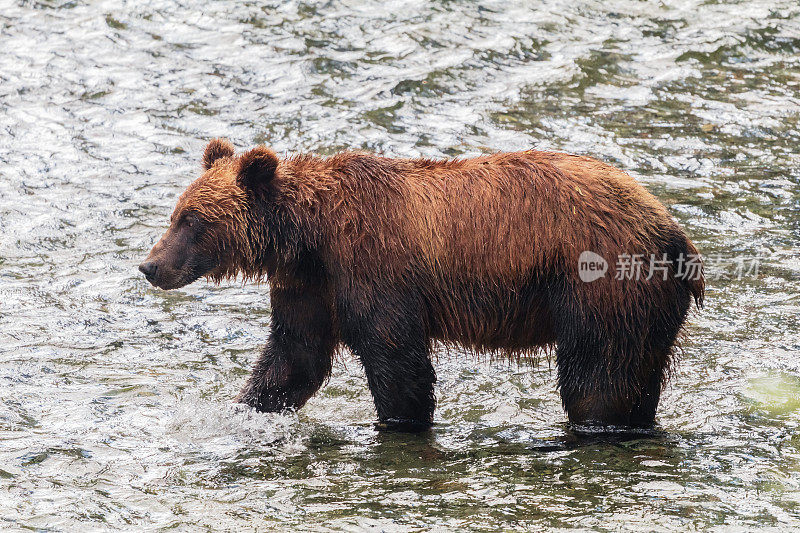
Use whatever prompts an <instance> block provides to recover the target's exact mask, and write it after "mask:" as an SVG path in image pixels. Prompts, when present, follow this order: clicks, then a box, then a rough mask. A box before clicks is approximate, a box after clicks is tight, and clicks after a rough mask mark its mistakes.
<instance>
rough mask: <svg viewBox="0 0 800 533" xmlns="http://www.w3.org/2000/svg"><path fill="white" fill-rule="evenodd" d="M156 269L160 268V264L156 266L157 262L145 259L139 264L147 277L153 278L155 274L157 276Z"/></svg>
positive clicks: (140, 269)
mask: <svg viewBox="0 0 800 533" xmlns="http://www.w3.org/2000/svg"><path fill="white" fill-rule="evenodd" d="M156 270H158V266H156V264H155V263H154V262H152V261H145V262H144V263H142V264H141V265H139V271H140V272H141V273H142V274H144V277H146V278H147V279H151V278H152V277H153V276H155V275H156Z"/></svg>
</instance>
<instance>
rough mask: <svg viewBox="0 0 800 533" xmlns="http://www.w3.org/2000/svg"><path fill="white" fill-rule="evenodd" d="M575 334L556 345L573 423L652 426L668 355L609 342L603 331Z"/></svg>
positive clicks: (564, 396)
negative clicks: (661, 355) (657, 356)
mask: <svg viewBox="0 0 800 533" xmlns="http://www.w3.org/2000/svg"><path fill="white" fill-rule="evenodd" d="M573 335H575V337H572V338H568V339H567V340H566V341H564V342H560V343H559V345H558V347H557V349H556V361H557V366H558V385H559V389H560V391H561V399H562V402H563V405H564V409H565V410H566V411H567V416H568V417H569V421H570V423H572V424H575V425H578V426H590V427H595V428H597V429H602V428H604V427H605V428H608V429H612V428H613V429H614V430H616V429H618V428H621V427H630V428H648V427H651V426H652V425H653V423H654V421H655V414H656V408H657V407H658V401H659V397H660V395H661V386H662V377H663V376H664V372H665V366H666V364H667V362H668V361H667V359H666V358H651V357H650V356H649V355H648V354H645V353H640V352H642V351H643V348H644V347H643V345H642V344H640V343H636V342H632V343H625V344H619V345H617V344H614V343H613V342H609V341H605V340H604V339H601V338H600V336H599V335H598V333H597V330H585V329H583V330H582V332H581V333H580V334H578V332H573ZM637 344H638V346H637Z"/></svg>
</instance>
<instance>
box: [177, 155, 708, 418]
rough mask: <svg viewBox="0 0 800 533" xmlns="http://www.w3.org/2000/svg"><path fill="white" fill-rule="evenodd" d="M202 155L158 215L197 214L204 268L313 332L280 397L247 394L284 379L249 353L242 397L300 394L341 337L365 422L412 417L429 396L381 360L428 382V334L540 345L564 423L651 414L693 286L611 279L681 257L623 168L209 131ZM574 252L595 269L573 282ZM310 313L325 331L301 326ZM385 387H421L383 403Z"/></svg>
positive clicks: (677, 234) (675, 232)
mask: <svg viewBox="0 0 800 533" xmlns="http://www.w3.org/2000/svg"><path fill="white" fill-rule="evenodd" d="M203 160H204V167H205V168H206V172H205V173H204V175H203V176H202V177H201V178H200V179H198V180H197V181H195V182H194V183H193V184H192V185H190V186H189V188H188V189H187V190H186V191H185V192H184V193H183V195H182V196H181V198H180V199H179V201H178V205H177V207H176V209H175V213H174V215H173V221H175V220H178V219H181V218H182V217H183V216H185V215H186V213H190V212H192V213H197V214H198V215H199V217H200V218H201V219H202V220H203V221H204V223H205V225H206V228H207V230H206V232H205V233H204V235H203V236H202V238H201V239H200V241H199V243H198V247H197V249H196V250H195V252H196V253H199V254H200V255H201V256H209V257H211V256H213V257H214V258H216V264H217V266H216V267H215V268H214V269H213V270H211V271H210V272H207V273H205V274H206V275H207V276H208V277H210V278H211V279H212V280H214V281H220V280H222V279H226V278H232V277H235V276H236V275H237V274H241V275H243V276H244V278H246V279H251V280H262V279H264V278H266V279H267V280H268V281H269V284H270V287H271V290H272V292H273V310H274V312H276V311H275V306H276V294H277V295H278V297H277V300H278V301H280V302H282V303H281V305H285V307H286V309H285V310H283V311H280V312H281V313H284V312H285V313H286V315H285V320H286V323H287V324H288V325H287V326H286V327H287V328H289V329H291V328H295V329H296V330H297V332H298V333H299V332H303V334H304V335H311V336H313V335H319V339H317V344H315V345H314V346H317V348H315V349H317V350H318V351H319V350H322V352H325V353H324V354H323V355H320V356H319V359H320V361H321V362H319V363H313V364H312V363H309V364H310V365H311V366H312V367H313V366H314V364H318V366H320V365H321V366H320V370H319V373H320V375H319V376H316V377H315V378H314V379H312V380H311V381H312V382H313V383H311V384H310V385H308V384H305V382H303V378H302V377H299V378H298V377H297V376H295V379H299V380H300V383H301V384H300V385H297V384H294V385H292V386H296V387H299V388H303V387H306V388H307V389H308V390H306V391H303V392H302V394H299V395H298V396H296V397H294V396H293V397H292V398H291V399H289V400H286V398H285V396H286V395H287V394H289V393H287V392H286V391H281V392H280V394H282V395H283V396H281V398H283V400H280V401H279V400H274V399H273V400H265V399H264V398H265V396H264V394H265V393H263V390H266V389H267V388H269V387H272V389H275V388H276V387H277V388H280V387H284V388H286V387H288V385H287V384H286V383H284V384H283V385H280V386H279V385H276V383H277V382H276V379H277V380H278V381H280V379H279V378H278V377H276V374H275V368H277V367H278V366H279V365H278V363H276V362H275V361H276V359H275V357H277V356H271V357H272V358H271V359H269V361H267V362H265V361H266V359H265V358H267V355H266V352H265V355H264V356H262V361H260V362H259V365H261V366H259V365H257V369H256V372H255V373H254V377H253V378H251V381H250V382H249V383H248V386H247V387H246V388H245V390H244V391H243V393H242V396H241V397H240V399H242V401H246V402H247V403H251V404H252V405H255V406H256V407H259V408H263V409H264V410H272V407H276V408H277V407H280V406H286V405H290V404H292V402H294V404H295V405H302V403H303V402H305V400H307V398H308V396H310V395H311V394H313V392H314V391H315V390H316V388H317V387H318V386H319V385H320V384H321V382H322V380H324V378H325V377H327V375H328V374H329V372H330V360H329V359H330V354H331V353H332V352H333V350H334V349H335V347H336V346H340V345H342V344H344V345H347V346H349V347H351V348H353V349H354V351H355V352H356V353H357V354H358V355H359V357H360V358H361V359H362V362H364V364H365V367H366V368H367V371H368V378H369V379H370V387H371V389H372V390H373V394H374V395H375V400H376V406H377V407H378V411H379V416H380V417H381V419H382V420H388V419H401V418H404V417H411V418H414V417H416V416H417V415H416V414H415V413H416V412H415V409H417V411H419V410H420V409H421V410H422V411H425V412H424V413H423V414H422V415H421V417H422V418H425V417H427V416H428V414H426V413H427V411H428V410H429V411H430V416H432V405H431V406H426V405H423V404H426V403H430V402H432V401H433V400H432V392H426V390H427V389H426V390H416V389H415V388H414V387H415V386H414V385H413V384H405V385H404V387H405V389H406V390H405V391H399V390H396V389H397V387H396V386H394V385H392V384H390V383H389V384H387V383H386V382H385V380H384V379H383V375H382V372H384V373H388V375H390V377H391V376H393V378H392V379H398V380H404V379H406V380H407V379H410V378H407V377H403V376H412V377H413V375H415V374H414V373H415V372H417V371H419V372H420V376H421V377H420V379H421V380H422V381H425V380H427V381H430V382H431V386H432V382H433V381H435V374H433V373H432V369H430V370H424V369H422V370H421V368H422V366H425V363H424V362H423V361H422V358H423V357H429V354H430V344H431V342H432V341H441V342H444V343H453V344H457V345H461V346H465V347H467V348H469V349H472V350H474V351H492V352H502V353H505V354H507V355H509V356H512V357H513V356H519V355H525V354H530V353H531V352H533V351H535V350H537V349H543V348H544V349H547V348H548V347H553V346H555V347H556V354H557V363H558V366H559V386H560V389H561V394H562V398H563V400H564V404H565V407H566V408H567V411H568V414H569V415H570V420H571V421H573V422H578V423H594V422H598V423H609V424H617V423H619V424H624V425H649V424H651V423H652V416H653V415H654V413H655V405H656V404H657V402H658V395H659V392H660V389H661V386H662V384H663V383H664V381H665V379H666V377H667V375H668V372H669V368H670V364H671V361H672V357H673V348H674V344H675V339H676V336H677V335H678V333H679V332H680V330H681V328H682V326H683V323H684V321H685V318H686V314H687V310H688V307H689V301H690V299H691V298H693V299H694V301H695V302H696V303H697V304H698V305H700V304H701V303H702V300H703V294H704V285H703V280H702V278H700V279H696V280H690V279H681V278H680V277H677V276H676V275H675V274H676V272H675V269H674V268H675V267H674V266H673V267H671V271H670V275H669V276H668V278H667V279H666V280H663V279H661V277H660V276H654V277H653V279H651V280H649V281H647V280H640V281H637V282H634V281H630V280H627V281H625V280H623V281H619V280H615V279H614V271H613V268H614V267H613V265H614V263H615V261H616V258H617V257H618V256H619V255H621V254H643V255H644V257H645V258H649V257H650V254H656V256H657V257H659V258H660V257H661V254H667V255H668V257H669V258H670V259H671V260H673V261H674V260H676V258H677V256H678V255H679V254H697V250H696V248H695V247H694V246H693V244H692V243H691V242H690V241H689V240H688V239H687V238H686V236H685V234H684V233H683V231H682V230H681V228H680V227H679V226H678V225H677V223H676V222H675V221H674V220H673V219H672V217H671V216H670V215H669V213H668V212H667V210H666V209H665V208H664V207H663V206H662V205H661V204H660V203H659V202H658V201H657V200H656V199H655V198H654V197H653V196H652V195H651V194H650V193H648V192H647V191H646V190H645V189H644V188H643V187H641V186H640V185H639V184H638V183H636V181H635V180H633V179H632V178H631V177H630V176H628V175H627V174H626V173H624V172H622V171H620V170H618V169H616V168H614V167H611V166H609V165H607V164H604V163H601V162H599V161H597V160H594V159H591V158H588V157H581V156H574V155H567V154H562V153H554V152H540V151H527V152H517V153H498V154H493V155H487V156H481V157H476V158H473V159H464V160H431V159H391V158H385V157H379V156H375V155H365V154H357V153H341V154H337V155H335V156H332V157H327V158H322V157H316V156H310V155H301V156H294V157H290V158H287V159H282V160H279V159H278V158H277V156H276V155H275V154H274V152H272V151H271V150H269V149H267V148H263V147H260V148H257V149H256V150H253V151H251V152H248V153H246V154H244V155H243V156H241V157H235V156H234V155H233V148H232V147H231V146H230V145H229V144H227V143H225V142H224V141H213V142H212V143H211V144H210V145H209V147H208V148H207V149H206V153H205V154H204V159H203ZM584 250H590V251H594V252H596V253H598V254H600V255H601V256H603V257H604V258H606V260H608V261H609V263H610V265H611V266H610V268H611V269H612V270H611V271H610V272H609V273H608V274H607V275H606V276H605V277H603V278H601V279H599V280H597V281H594V282H592V283H584V282H582V281H580V279H579V277H578V256H579V254H580V253H581V252H583V251H584ZM645 272H646V271H645ZM287 295H288V296H287ZM284 300H285V301H284ZM306 300H308V301H306ZM292 302H296V305H293V303H292ZM304 306H305V307H304ZM293 308H296V309H293ZM281 316H283V315H281ZM279 318H280V317H279ZM274 320H276V319H275V318H274ZM281 320H282V319H281ZM311 322H313V323H315V324H317V326H301V325H300V324H310V323H311ZM292 324H294V325H295V326H292ZM320 324H324V328H327V329H329V330H330V331H329V332H320V331H317V329H320V327H321V326H320ZM315 327H316V328H317V329H314V328H315ZM304 328H305V329H304ZM365 332H366V333H365ZM365 337H369V339H368V340H365ZM315 338H316V337H315ZM276 342H277V341H276ZM298 342H300V341H298ZM275 346H277V344H276V345H275ZM286 349H287V350H288V349H289V348H286ZM269 350H270V347H269V345H268V348H267V351H269ZM274 350H277V348H275V349H274ZM393 350H394V351H393ZM311 351H312V352H313V350H311ZM320 353H321V352H320ZM404 353H413V354H415V356H414V357H416V359H415V360H414V361H405V360H404V361H398V362H397V365H398V366H399V367H400V368H401V369H404V370H407V371H406V373H405V374H403V375H400V374H399V373H398V372H399V371H398V372H394V373H393V372H390V371H388V370H382V369H383V368H385V367H386V366H387V365H390V364H392V363H391V361H390V360H389V359H391V358H402V357H405V356H404V355H403V354H404ZM374 354H379V355H380V357H379V355H374ZM286 357H288V356H286ZM315 357H316V356H315V355H314V354H313V353H312V354H311V355H309V358H310V359H309V360H311V359H314V358H315ZM326 357H327V358H328V361H327V363H325V361H324V360H325V359H326ZM284 359H285V358H284ZM378 359H380V361H378V362H377V363H373V360H378ZM280 364H282V365H284V366H285V367H286V368H283V367H281V368H283V370H281V372H283V374H281V375H283V376H284V378H286V376H289V375H290V374H292V372H293V370H292V368H291V362H289V361H285V360H283V359H281V361H280ZM270 365H271V366H270ZM287 365H288V366H287ZM428 365H429V363H428ZM370 366H374V367H376V368H377V370H375V371H371V370H370ZM259 368H260V369H261V371H260V372H261V373H260V374H259ZM279 373H280V372H279ZM312 373H313V372H312ZM295 374H297V373H296V372H295ZM322 374H324V375H322ZM269 376H271V377H269ZM286 379H288V378H286ZM284 381H285V380H284ZM292 383H294V382H292ZM393 387H394V388H393ZM259 388H260V389H259ZM272 389H270V390H272ZM377 389H381V390H383V389H385V390H384V392H380V391H378V392H376V390H377ZM422 389H425V387H422ZM276 390H277V389H276ZM387 391H394V392H393V393H394V394H400V393H403V394H410V395H412V396H413V395H414V394H419V395H421V397H423V396H424V397H425V399H422V400H419V401H418V402H416V403H415V404H414V405H412V406H406V407H403V408H395V407H394V406H393V405H390V404H391V401H392V400H391V399H390V398H386V397H385V396H386V395H387V394H391V392H387ZM275 394H278V393H277V392H276V393H274V394H273V396H274V395H275ZM280 394H279V395H280ZM259 395H260V396H259ZM426 395H428V396H430V398H429V397H428V396H426ZM289 396H291V394H289ZM379 396H380V397H379ZM270 398H271V397H270ZM284 400H285V401H284ZM270 402H272V403H273V404H274V406H273V405H266V404H268V403H270ZM282 402H283V403H282ZM382 403H383V405H382ZM279 404H280V405H279ZM409 413H410V414H409ZM395 415H397V416H395Z"/></svg>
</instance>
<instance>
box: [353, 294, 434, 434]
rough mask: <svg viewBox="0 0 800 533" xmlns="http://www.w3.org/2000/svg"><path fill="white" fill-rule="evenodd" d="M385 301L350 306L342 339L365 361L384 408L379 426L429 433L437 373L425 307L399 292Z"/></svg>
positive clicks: (374, 393)
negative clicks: (423, 313)
mask: <svg viewBox="0 0 800 533" xmlns="http://www.w3.org/2000/svg"><path fill="white" fill-rule="evenodd" d="M376 301H378V302H380V305H379V306H377V305H373V306H369V307H366V306H361V305H358V304H355V305H353V304H350V305H348V306H347V308H346V309H345V310H344V313H343V314H342V315H340V316H341V319H342V320H343V324H342V340H343V341H344V342H345V344H347V345H348V346H349V347H350V349H352V350H353V352H354V353H355V354H356V355H357V356H358V357H359V359H360V360H361V363H362V364H363V365H364V371H365V373H366V375H367V383H368V384H369V389H370V392H372V397H373V399H374V400H375V408H376V410H377V412H378V421H379V424H378V429H391V430H397V431H423V430H426V429H428V428H430V426H431V425H432V424H433V412H434V409H435V408H436V397H435V395H434V391H433V386H434V384H435V383H436V372H435V371H434V369H433V365H432V364H431V360H430V356H429V345H428V340H427V336H426V333H425V329H424V325H423V322H422V320H421V317H420V310H421V309H422V306H421V305H420V304H419V303H418V302H413V301H409V299H408V298H403V297H402V296H398V295H389V296H383V297H381V298H376Z"/></svg>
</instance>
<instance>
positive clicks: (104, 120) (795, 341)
mask: <svg viewBox="0 0 800 533" xmlns="http://www.w3.org/2000/svg"><path fill="white" fill-rule="evenodd" d="M0 48H2V53H0V228H2V233H0V528H10V529H36V530H90V529H101V530H102V529H117V528H122V529H137V530H140V529H142V528H144V529H161V528H177V529H180V530H206V529H213V530H225V529H228V530H230V529H233V530H235V529H242V528H253V527H255V528H258V529H262V530H270V529H285V528H302V529H320V530H341V529H354V530H363V529H374V530H388V531H394V530H400V531H405V530H424V529H429V528H433V529H438V530H455V529H461V528H472V529H476V530H498V529H504V530H515V529H518V530H526V529H529V530H541V529H543V528H560V529H571V528H579V529H597V530H618V529H621V528H624V529H630V530H642V531H652V530H663V531H673V530H695V529H703V530H706V529H716V530H720V531H722V530H725V531H728V530H731V529H733V530H736V529H737V528H738V529H753V528H773V529H774V530H786V529H791V528H798V527H800V433H798V426H800V324H798V311H799V310H800V309H799V307H800V296H799V295H800V258H799V257H798V251H800V211H799V210H798V209H799V207H800V206H799V205H798V204H799V203H800V192H799V191H798V182H799V181H800V155H798V145H800V132H798V116H799V115H800V95H799V92H800V55H799V54H800V6H798V4H797V2H796V1H795V0H772V1H758V0H742V1H739V2H724V1H713V0H709V1H700V0H662V1H660V2H640V1H633V0H604V1H599V0H586V1H578V0H574V1H566V0H537V1H534V2H499V1H498V2H480V3H473V2H463V1H438V2H422V1H408V2H400V1H389V2H356V1H337V0H331V1H329V2H317V3H303V2H296V1H288V2H271V3H268V4H267V3H263V4H262V3H254V2H233V1H219V2H188V1H185V0H183V1H165V0H153V1H151V2H147V3H145V2H133V1H131V2H122V1H83V0H71V1H68V0H67V1H64V0H42V1H24V2H10V1H8V0H0ZM217 136H221V137H227V138H230V139H231V140H232V141H233V142H234V143H235V144H236V145H237V146H238V147H240V148H246V147H249V146H253V145H255V144H257V143H267V144H269V145H271V146H272V147H273V148H275V149H276V150H277V151H279V152H281V153H293V152H300V151H314V152H318V153H323V154H327V153H332V152H335V151H337V150H341V149H345V148H357V149H366V150H372V151H380V152H383V153H386V154H390V155H397V156H416V155H425V156H436V157H444V156H460V155H465V156H466V155H474V154H479V153H482V152H486V151H492V150H512V149H527V148H531V147H534V148H544V149H556V150H563V151H569V152H575V153H581V154H587V155H593V156H595V157H598V158H601V159H603V160H605V161H608V162H611V163H612V164H615V165H617V166H619V167H621V168H623V169H625V170H627V171H629V172H631V173H632V174H633V175H634V176H635V177H636V178H637V179H639V180H640V181H641V182H642V183H643V184H644V185H645V186H646V187H647V188H648V189H649V190H650V191H652V192H653V193H654V194H656V195H657V196H658V197H659V199H660V200H661V201H662V202H664V203H665V204H666V205H667V206H668V207H669V209H670V211H671V212H672V213H673V215H674V216H675V217H676V218H677V219H678V220H679V221H680V222H681V223H682V224H683V225H684V227H685V228H686V230H687V232H688V233H689V235H690V236H691V237H692V238H693V239H694V241H695V242H696V243H697V245H698V247H699V248H700V249H701V250H702V251H703V253H704V254H705V255H706V258H707V264H708V277H709V280H708V295H707V305H706V308H705V309H704V310H703V311H702V312H699V313H695V314H693V315H692V317H691V321H690V325H689V327H688V331H687V338H686V340H685V341H684V342H683V356H682V363H681V365H680V366H679V368H678V370H677V372H676V374H675V376H674V378H673V380H672V382H671V385H670V386H669V387H668V389H667V390H666V392H665V395H664V397H663V400H662V403H661V406H660V409H659V414H658V421H659V433H658V434H656V435H653V436H649V437H646V438H641V439H635V440H630V441H625V442H613V441H608V440H594V441H592V440H585V441H580V442H577V441H576V440H575V438H574V437H573V436H572V434H571V432H570V431H569V428H568V427H567V425H566V423H565V416H564V414H563V412H562V410H561V406H560V402H559V399H558V395H557V391H556V389H555V372H554V368H553V365H552V363H548V361H547V360H546V359H545V360H542V361H540V362H539V363H538V364H535V365H532V364H514V363H509V362H504V361H492V360H488V359H486V358H477V359H476V358H474V357H459V356H458V354H449V355H448V354H441V355H440V356H439V358H438V363H437V369H438V372H439V376H440V383H439V385H438V388H437V394H438V397H439V401H440V405H439V409H438V411H437V421H438V423H437V425H436V426H435V428H434V430H433V431H432V433H431V434H430V435H422V436H408V435H395V434H379V433H377V432H376V431H374V429H373V426H372V423H373V419H374V411H373V407H372V404H371V400H370V397H369V392H368V390H367V388H366V384H365V379H364V376H363V372H362V370H361V368H360V367H359V365H358V364H357V362H356V361H355V360H354V359H353V358H352V356H345V357H343V358H342V360H341V361H339V362H337V363H336V365H335V370H334V375H333V377H332V379H331V380H330V383H329V384H328V385H327V386H325V387H324V388H323V389H322V391H321V392H320V393H319V394H317V396H315V397H314V398H313V399H312V400H311V401H310V402H309V404H308V405H307V406H306V408H304V409H303V410H301V411H300V412H298V413H294V414H293V413H289V414H280V415H267V414H257V413H253V412H250V411H247V410H246V409H241V408H237V406H234V405H233V404H232V403H231V398H232V397H233V396H234V395H235V393H236V392H237V391H238V389H239V387H240V386H241V385H242V384H243V382H244V380H245V378H246V376H247V374H248V372H249V369H250V365H251V364H252V363H253V361H254V359H255V357H256V354H257V352H258V350H259V347H260V345H262V344H263V343H264V341H265V339H266V336H267V328H268V326H269V322H270V303H269V297H268V292H267V290H266V287H265V286H255V285H245V286H243V285H242V284H241V283H227V284H223V285H221V286H212V285H208V284H206V283H205V282H202V281H201V282H198V283H196V284H194V285H192V286H189V287H187V288H185V289H182V290H179V291H174V292H164V291H160V290H157V289H154V288H152V287H150V286H149V284H147V283H146V282H145V281H144V279H143V278H142V276H141V275H140V274H139V273H138V272H137V270H136V266H137V265H138V263H139V262H140V260H141V259H142V258H143V257H144V256H145V255H146V252H147V251H148V250H149V248H150V247H151V246H152V244H153V243H154V242H155V240H156V239H157V238H158V236H159V235H160V234H161V232H162V231H163V229H164V228H165V226H166V224H167V219H168V216H169V213H170V212H171V209H172V206H173V205H174V202H175V200H176V198H177V195H178V194H179V193H180V192H181V191H182V190H183V189H184V188H185V187H186V186H187V184H188V183H190V181H191V180H192V179H194V178H195V177H196V176H197V175H198V170H199V157H200V154H201V151H202V148H203V147H204V143H205V142H206V141H207V140H208V139H210V138H212V137H217Z"/></svg>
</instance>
